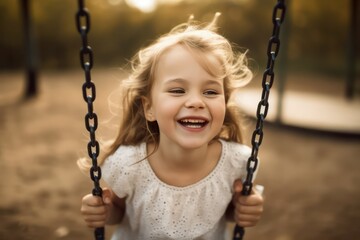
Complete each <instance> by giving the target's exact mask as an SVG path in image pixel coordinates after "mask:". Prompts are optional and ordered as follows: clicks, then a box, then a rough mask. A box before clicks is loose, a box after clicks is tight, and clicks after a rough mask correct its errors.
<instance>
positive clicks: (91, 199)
mask: <svg viewBox="0 0 360 240" xmlns="http://www.w3.org/2000/svg"><path fill="white" fill-rule="evenodd" d="M111 195H112V192H111V191H110V190H109V189H106V188H105V189H103V192H102V197H98V196H93V195H92V194H88V195H85V196H84V197H83V199H82V202H81V209H80V211H81V214H82V216H83V218H84V220H85V222H86V225H87V226H88V227H90V228H99V227H103V226H105V224H106V222H107V219H108V218H109V213H110V208H112V207H113V203H112V201H111Z"/></svg>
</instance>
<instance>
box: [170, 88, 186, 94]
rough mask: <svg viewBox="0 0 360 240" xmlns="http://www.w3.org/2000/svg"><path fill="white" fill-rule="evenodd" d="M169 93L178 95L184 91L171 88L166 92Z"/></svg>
mask: <svg viewBox="0 0 360 240" xmlns="http://www.w3.org/2000/svg"><path fill="white" fill-rule="evenodd" d="M168 92H169V93H172V94H175V95H178V94H184V93H185V90H184V89H183V88H172V89H170V90H169V91H168Z"/></svg>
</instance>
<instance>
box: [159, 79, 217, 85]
mask: <svg viewBox="0 0 360 240" xmlns="http://www.w3.org/2000/svg"><path fill="white" fill-rule="evenodd" d="M184 82H187V80H186V79H183V78H170V79H167V80H165V82H164V83H165V84H171V83H184ZM205 85H218V86H222V84H221V83H220V82H219V81H217V80H215V79H206V80H205Z"/></svg>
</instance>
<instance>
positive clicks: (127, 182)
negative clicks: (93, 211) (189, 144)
mask: <svg viewBox="0 0 360 240" xmlns="http://www.w3.org/2000/svg"><path fill="white" fill-rule="evenodd" d="M220 142H221V143H222V152H221V157H220V159H219V161H218V163H217V165H216V167H215V168H214V170H213V171H212V172H211V173H210V174H209V175H208V176H206V177H205V178H203V179H202V180H200V181H199V182H197V183H195V184H192V185H189V186H186V187H175V186H171V185H168V184H166V183H164V182H162V181H161V180H160V179H159V178H158V177H157V176H156V175H155V173H154V171H153V170H152V168H151V166H150V164H149V162H148V160H147V159H146V155H147V150H146V143H142V144H140V145H136V146H120V147H119V148H118V149H117V150H116V152H115V153H114V154H113V155H111V156H110V157H108V158H107V159H106V160H105V162H104V164H103V166H102V175H103V179H104V180H105V182H106V183H107V184H108V186H109V187H110V188H111V189H112V190H113V191H114V193H115V194H116V195H117V196H118V197H120V198H124V197H126V212H125V216H124V219H123V221H122V222H121V224H120V225H119V226H118V228H117V229H116V230H115V232H114V235H113V237H112V240H120V239H121V240H146V239H156V240H170V239H176V240H190V239H197V240H200V239H204V240H212V239H213V240H221V239H224V232H225V225H226V224H225V223H226V222H225V216H224V213H225V211H226V208H227V206H228V204H229V203H230V201H231V199H232V192H233V189H232V188H233V183H234V181H235V180H236V179H239V178H242V179H244V178H245V176H246V163H247V159H248V158H249V156H250V153H251V149H250V148H249V147H247V146H245V145H242V144H238V143H234V142H227V141H224V140H221V139H220ZM142 159H144V160H142Z"/></svg>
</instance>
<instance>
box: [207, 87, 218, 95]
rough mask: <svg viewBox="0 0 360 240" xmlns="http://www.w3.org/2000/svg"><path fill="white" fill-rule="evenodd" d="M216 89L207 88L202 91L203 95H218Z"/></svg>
mask: <svg viewBox="0 0 360 240" xmlns="http://www.w3.org/2000/svg"><path fill="white" fill-rule="evenodd" d="M218 94H219V93H218V91H216V90H213V89H208V90H205V91H204V95H206V96H214V95H218Z"/></svg>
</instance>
